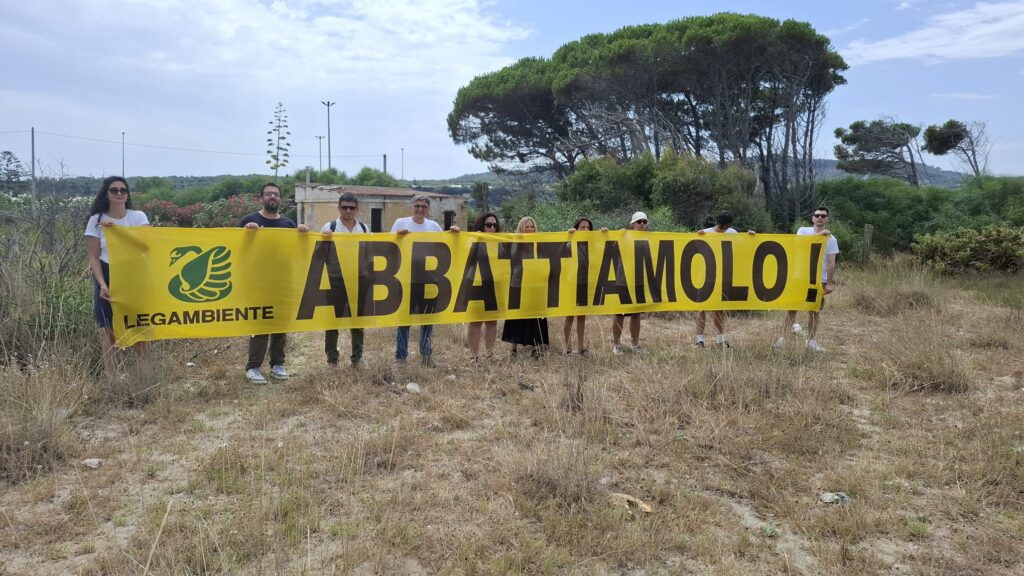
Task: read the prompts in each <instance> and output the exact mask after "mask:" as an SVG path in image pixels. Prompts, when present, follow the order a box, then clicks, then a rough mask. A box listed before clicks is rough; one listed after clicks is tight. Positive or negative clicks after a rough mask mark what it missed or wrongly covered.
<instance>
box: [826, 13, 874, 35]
mask: <svg viewBox="0 0 1024 576" xmlns="http://www.w3.org/2000/svg"><path fill="white" fill-rule="evenodd" d="M868 21H869V20H868V19H867V18H861V19H860V20H858V21H857V22H854V23H853V24H847V25H846V26H842V27H840V28H832V29H829V30H825V31H824V32H822V34H824V35H825V36H828V37H829V38H833V37H835V36H839V35H842V34H847V33H849V32H853V31H854V30H857V29H859V28H863V27H864V25H865V24H867V23H868Z"/></svg>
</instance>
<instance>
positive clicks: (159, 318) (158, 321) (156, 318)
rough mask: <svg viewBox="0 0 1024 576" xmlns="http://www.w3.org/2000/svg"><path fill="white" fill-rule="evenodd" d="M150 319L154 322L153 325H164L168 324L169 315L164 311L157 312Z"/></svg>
mask: <svg viewBox="0 0 1024 576" xmlns="http://www.w3.org/2000/svg"><path fill="white" fill-rule="evenodd" d="M150 319H151V320H152V322H153V326H163V325H164V324H166V321H167V315H166V314H164V313H163V312H156V313H154V314H153V316H152V317H151V318H150Z"/></svg>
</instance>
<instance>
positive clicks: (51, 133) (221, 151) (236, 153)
mask: <svg viewBox="0 0 1024 576" xmlns="http://www.w3.org/2000/svg"><path fill="white" fill-rule="evenodd" d="M28 133H29V131H28V130H12V131H10V132H0V134H28ZM36 133H37V134H46V135H47V136H56V137H58V138H69V139H72V140H83V141H86V142H100V143H103V144H121V141H120V140H107V139H104V138H91V137H89V136H74V135H71V134H60V133H58V132H46V131H44V130H36ZM125 145H126V146H135V147H138V148H152V149H156V150H173V151H176V152H200V153H203V154H225V155H229V156H251V157H254V158H256V157H260V158H261V157H263V156H266V154H260V153H254V152H232V151H227V150H204V149H201V148H182V147H179V146H164V145H160V144H142V143H138V142H125ZM316 157H317V156H316V155H314V154H307V155H302V154H296V155H294V156H293V158H316ZM377 157H378V155H377V154H339V155H338V156H335V158H377Z"/></svg>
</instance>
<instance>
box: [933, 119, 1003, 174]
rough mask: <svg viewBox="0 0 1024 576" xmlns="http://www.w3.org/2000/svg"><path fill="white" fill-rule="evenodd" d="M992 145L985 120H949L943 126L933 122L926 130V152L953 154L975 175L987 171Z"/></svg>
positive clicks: (937, 154)
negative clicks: (965, 121)
mask: <svg viewBox="0 0 1024 576" xmlns="http://www.w3.org/2000/svg"><path fill="white" fill-rule="evenodd" d="M991 147H992V144H991V142H990V141H989V139H988V133H987V130H986V129H985V123H984V122H971V123H964V122H960V121H959V120H948V121H946V123H945V124H942V125H941V126H940V125H937V124H932V125H931V126H929V127H928V128H925V131H924V150H925V152H929V153H931V154H935V155H936V156H944V155H946V154H953V156H955V157H956V158H957V159H958V160H960V162H962V163H963V164H964V165H965V166H967V167H968V168H970V170H971V172H973V173H974V176H975V177H979V176H981V175H982V174H984V173H985V165H986V163H987V161H988V151H989V149H990V148H991Z"/></svg>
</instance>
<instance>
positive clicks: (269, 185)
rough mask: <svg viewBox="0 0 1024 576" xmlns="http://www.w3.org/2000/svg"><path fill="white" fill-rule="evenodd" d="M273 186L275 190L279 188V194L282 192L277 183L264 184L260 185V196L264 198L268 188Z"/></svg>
mask: <svg viewBox="0 0 1024 576" xmlns="http://www.w3.org/2000/svg"><path fill="white" fill-rule="evenodd" d="M271 186H273V187H274V188H277V191H278V192H280V191H281V187H280V186H278V185H277V182H264V183H263V184H261V185H260V193H259V195H260V196H263V193H264V192H266V191H267V188H270V187H271Z"/></svg>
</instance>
